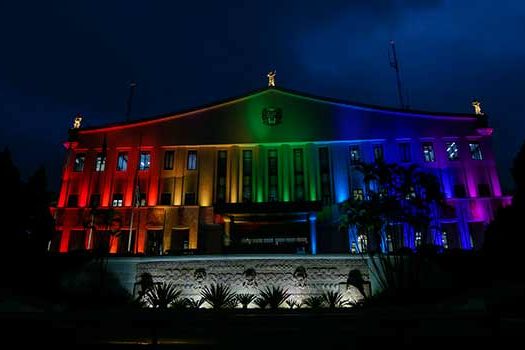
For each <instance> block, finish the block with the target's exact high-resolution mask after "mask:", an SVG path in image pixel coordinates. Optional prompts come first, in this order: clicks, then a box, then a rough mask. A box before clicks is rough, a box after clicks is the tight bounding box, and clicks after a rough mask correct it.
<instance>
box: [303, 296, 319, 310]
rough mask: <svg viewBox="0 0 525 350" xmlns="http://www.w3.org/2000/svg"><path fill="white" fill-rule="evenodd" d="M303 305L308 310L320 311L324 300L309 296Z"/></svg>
mask: <svg viewBox="0 0 525 350" xmlns="http://www.w3.org/2000/svg"><path fill="white" fill-rule="evenodd" d="M303 303H304V305H306V306H308V307H309V308H310V309H320V308H322V307H323V306H324V298H323V297H322V296H321V295H311V296H309V297H308V298H306V299H304V302H303Z"/></svg>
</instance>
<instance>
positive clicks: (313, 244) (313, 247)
mask: <svg viewBox="0 0 525 350" xmlns="http://www.w3.org/2000/svg"><path fill="white" fill-rule="evenodd" d="M316 221H317V214H316V213H310V214H309V215H308V222H309V223H310V251H311V253H312V255H316V254H317V226H316Z"/></svg>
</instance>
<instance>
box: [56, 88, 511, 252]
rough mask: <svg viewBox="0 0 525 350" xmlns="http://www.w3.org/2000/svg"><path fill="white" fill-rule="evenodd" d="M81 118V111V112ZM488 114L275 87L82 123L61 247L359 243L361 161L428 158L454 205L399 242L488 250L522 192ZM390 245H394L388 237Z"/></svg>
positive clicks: (60, 220) (311, 247)
mask: <svg viewBox="0 0 525 350" xmlns="http://www.w3.org/2000/svg"><path fill="white" fill-rule="evenodd" d="M80 120H81V119H80ZM491 134H492V129H490V128H489V127H488V126H487V118H486V116H485V115H483V114H480V113H477V114H443V113H428V112H418V111H408V110H395V109H388V108H381V107H374V106H366V105H359V104H354V103H348V102H345V101H339V100H334V99H327V98H321V97H316V96H310V95H307V94H303V93H299V92H295V91H290V90H287V89H283V88H279V87H275V86H269V87H268V88H265V89H262V90H259V91H255V92H253V93H250V94H247V95H244V96H241V97H239V98H235V99H230V100H226V101H222V102H219V103H216V104H213V105H209V106H206V107H202V108H197V109H193V110H189V111H183V112H180V113H175V114H167V115H164V116H159V117H155V118H151V119H143V120H136V121H132V122H127V123H121V124H115V125H107V126H101V127H94V128H82V127H81V126H80V121H79V122H78V123H75V127H74V128H73V129H71V130H70V138H69V140H68V142H66V144H65V145H66V148H67V155H66V161H65V166H64V172H63V179H62V185H61V190H60V196H59V200H58V203H57V206H56V208H53V212H54V215H55V218H56V231H57V234H56V236H55V237H54V239H53V240H52V242H51V245H50V250H52V251H56V252H63V253H65V252H71V251H75V250H91V249H96V248H97V247H99V246H104V245H105V246H109V249H110V252H111V253H115V254H145V255H163V254H178V253H184V252H189V251H198V252H202V253H209V254H214V253H217V254H219V253H230V252H231V253H236V252H242V253H247V252H260V253H277V252H279V253H283V252H286V253H289V252H305V253H311V254H316V253H335V252H352V253H359V252H360V251H361V252H362V251H363V250H365V249H366V245H367V238H366V237H363V236H362V235H359V234H357V233H356V232H354V231H355V230H352V229H350V230H349V232H341V231H340V230H339V229H338V219H339V215H340V214H339V209H338V208H339V206H338V204H340V203H341V202H343V201H345V200H347V199H348V198H350V197H351V196H363V195H364V196H366V193H365V187H364V186H363V179H362V176H361V175H360V174H359V173H358V172H356V171H355V169H354V168H353V165H354V164H355V163H356V162H358V161H365V162H372V161H374V159H383V160H384V161H385V162H388V163H398V164H401V165H407V166H408V165H410V164H417V165H418V166H420V167H421V168H424V169H426V170H428V171H429V172H431V173H433V174H435V175H436V176H437V178H438V179H439V181H440V183H441V186H442V191H443V193H444V194H445V196H446V199H447V202H448V203H449V204H451V205H452V206H453V208H454V210H452V211H451V212H448V213H446V215H445V216H443V217H438V218H435V219H436V222H437V223H438V224H439V225H438V226H439V227H437V228H435V229H434V231H435V232H433V233H432V234H422V233H421V232H414V230H411V229H410V228H409V227H406V228H405V230H404V232H403V234H402V237H396V238H395V240H396V242H398V246H399V245H401V246H406V247H410V248H414V247H416V246H417V245H419V244H423V243H433V244H438V245H443V246H444V247H445V248H460V249H473V248H474V249H475V248H478V247H480V245H481V243H482V241H483V231H484V226H485V225H486V224H487V223H488V222H489V221H490V220H491V219H492V218H493V215H494V212H495V210H496V209H497V208H498V207H499V206H503V205H506V204H507V203H508V202H509V198H508V197H505V196H503V195H502V193H501V188H500V183H499V180H498V175H497V172H496V164H495V160H494V157H493V154H492V151H491V145H490V142H491ZM385 249H387V250H388V245H387V246H386V248H385Z"/></svg>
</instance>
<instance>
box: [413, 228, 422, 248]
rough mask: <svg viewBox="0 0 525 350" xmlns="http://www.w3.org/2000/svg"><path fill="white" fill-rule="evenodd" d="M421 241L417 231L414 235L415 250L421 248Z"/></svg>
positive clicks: (419, 233)
mask: <svg viewBox="0 0 525 350" xmlns="http://www.w3.org/2000/svg"><path fill="white" fill-rule="evenodd" d="M421 241H422V235H421V232H419V231H418V232H416V234H415V242H414V243H415V246H416V248H417V247H421Z"/></svg>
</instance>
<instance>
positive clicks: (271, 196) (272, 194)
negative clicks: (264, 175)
mask: <svg viewBox="0 0 525 350" xmlns="http://www.w3.org/2000/svg"><path fill="white" fill-rule="evenodd" d="M277 200H279V168H278V159H277V150H275V149H271V150H269V151H268V201H269V202H275V201H277Z"/></svg>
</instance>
